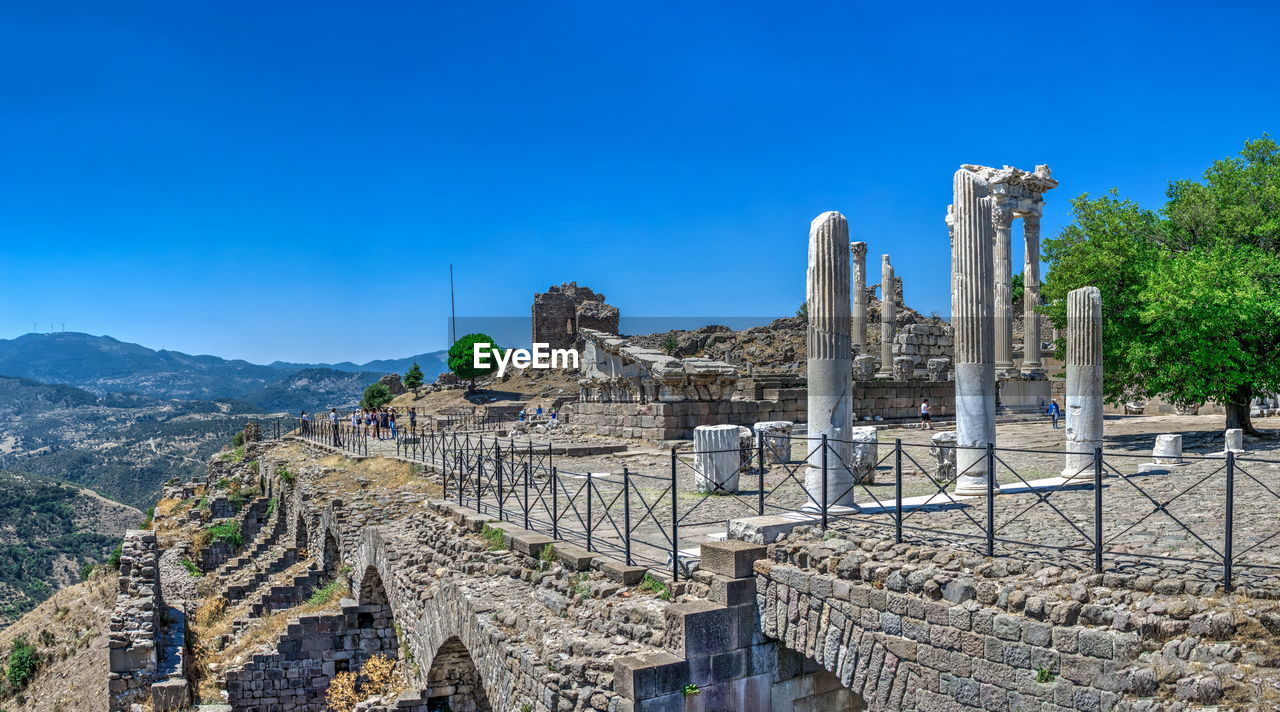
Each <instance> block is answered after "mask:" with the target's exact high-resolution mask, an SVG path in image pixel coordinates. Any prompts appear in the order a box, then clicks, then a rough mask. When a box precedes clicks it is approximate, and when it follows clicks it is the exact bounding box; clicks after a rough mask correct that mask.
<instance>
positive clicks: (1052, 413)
mask: <svg viewBox="0 0 1280 712" xmlns="http://www.w3.org/2000/svg"><path fill="white" fill-rule="evenodd" d="M1048 413H1049V420H1050V422H1052V423H1053V429H1054V430H1057V429H1058V416H1060V415H1062V409H1061V408H1059V407H1058V401H1056V400H1051V401H1049V408H1048Z"/></svg>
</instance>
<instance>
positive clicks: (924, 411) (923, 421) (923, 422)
mask: <svg viewBox="0 0 1280 712" xmlns="http://www.w3.org/2000/svg"><path fill="white" fill-rule="evenodd" d="M920 429H921V430H933V419H932V417H930V415H929V399H928V398H926V399H924V401H923V402H921V403H920Z"/></svg>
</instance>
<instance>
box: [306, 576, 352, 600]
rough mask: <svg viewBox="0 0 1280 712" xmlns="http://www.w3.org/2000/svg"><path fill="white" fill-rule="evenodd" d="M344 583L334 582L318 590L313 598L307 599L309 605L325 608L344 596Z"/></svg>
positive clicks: (313, 594) (312, 595)
mask: <svg viewBox="0 0 1280 712" xmlns="http://www.w3.org/2000/svg"><path fill="white" fill-rule="evenodd" d="M342 590H343V585H342V581H340V580H334V581H330V582H329V583H327V584H325V585H323V586H321V587H320V588H317V589H316V590H315V591H314V592H313V593H312V594H311V597H310V598H308V599H307V603H308V604H309V605H312V606H323V605H325V604H326V603H329V602H330V601H332V600H333V599H335V598H337V597H338V596H340V595H341V594H342Z"/></svg>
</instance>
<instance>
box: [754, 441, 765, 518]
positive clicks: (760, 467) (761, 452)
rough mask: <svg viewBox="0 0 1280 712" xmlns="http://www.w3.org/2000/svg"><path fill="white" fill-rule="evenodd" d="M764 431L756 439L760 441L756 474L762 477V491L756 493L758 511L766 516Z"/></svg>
mask: <svg viewBox="0 0 1280 712" xmlns="http://www.w3.org/2000/svg"><path fill="white" fill-rule="evenodd" d="M764 438H765V435H764V432H763V431H762V432H759V433H756V439H757V440H758V441H759V443H758V444H759V447H758V452H757V453H756V474H757V475H759V478H760V487H759V489H760V491H759V493H758V494H757V495H756V512H757V513H758V514H759V515H760V516H764Z"/></svg>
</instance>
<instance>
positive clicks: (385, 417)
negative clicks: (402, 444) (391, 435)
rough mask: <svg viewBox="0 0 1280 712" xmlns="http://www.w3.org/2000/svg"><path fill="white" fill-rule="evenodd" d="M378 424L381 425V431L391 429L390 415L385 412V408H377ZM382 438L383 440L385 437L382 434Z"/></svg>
mask: <svg viewBox="0 0 1280 712" xmlns="http://www.w3.org/2000/svg"><path fill="white" fill-rule="evenodd" d="M378 424H379V425H380V426H382V431H383V432H388V431H390V430H391V417H390V415H389V414H388V413H387V411H386V409H385V408H379V409H378ZM383 439H384V440H385V439H386V437H385V436H384V437H383Z"/></svg>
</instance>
